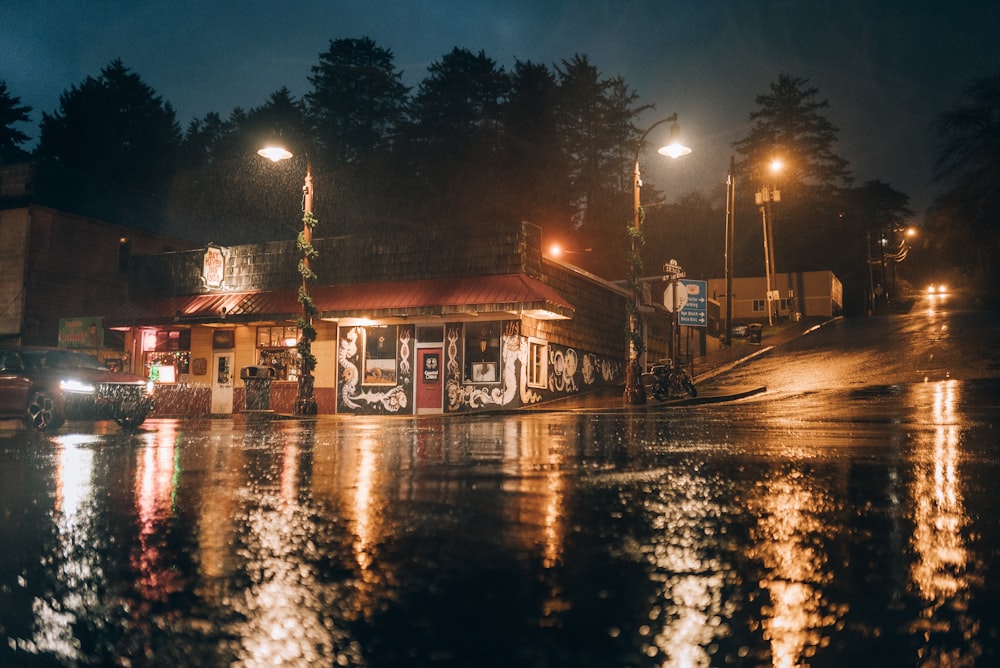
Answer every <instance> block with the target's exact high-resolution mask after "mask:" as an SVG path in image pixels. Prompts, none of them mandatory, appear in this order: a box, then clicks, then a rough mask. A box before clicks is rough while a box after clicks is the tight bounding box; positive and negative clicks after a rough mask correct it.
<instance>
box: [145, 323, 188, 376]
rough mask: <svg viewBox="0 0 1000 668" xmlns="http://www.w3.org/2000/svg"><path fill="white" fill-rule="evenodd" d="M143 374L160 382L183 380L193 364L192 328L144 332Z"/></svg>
mask: <svg viewBox="0 0 1000 668" xmlns="http://www.w3.org/2000/svg"><path fill="white" fill-rule="evenodd" d="M142 363H143V374H144V375H145V376H146V377H147V378H149V379H151V380H154V381H156V382H158V383H178V382H182V381H183V380H184V379H185V378H186V377H187V374H188V373H189V371H190V366H191V330H188V329H161V330H153V329H149V330H145V331H143V333H142Z"/></svg>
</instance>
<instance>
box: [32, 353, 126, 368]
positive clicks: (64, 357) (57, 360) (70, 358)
mask: <svg viewBox="0 0 1000 668" xmlns="http://www.w3.org/2000/svg"><path fill="white" fill-rule="evenodd" d="M21 355H22V357H24V361H25V363H26V364H27V365H28V367H29V368H33V369H101V370H104V371H107V368H106V367H105V366H104V365H103V364H101V363H100V362H98V361H97V360H95V359H94V358H93V357H90V356H88V355H84V354H83V353H75V352H72V351H69V350H26V351H24V352H22V353H21Z"/></svg>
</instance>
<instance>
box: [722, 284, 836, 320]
mask: <svg viewBox="0 0 1000 668" xmlns="http://www.w3.org/2000/svg"><path fill="white" fill-rule="evenodd" d="M775 281H776V285H775V289H776V290H777V292H778V296H779V299H778V302H777V315H778V316H779V317H783V318H784V317H790V318H794V317H806V316H825V317H830V316H834V315H839V314H840V313H841V311H842V310H843V307H844V288H843V286H842V285H841V283H840V280H839V279H838V278H837V277H836V276H835V275H834V274H833V272H832V271H803V272H793V273H786V274H777V275H776V276H775ZM708 294H709V297H710V298H711V299H713V300H717V301H718V302H719V305H720V315H719V317H720V318H723V319H724V318H725V317H726V281H725V279H723V278H712V279H709V281H708ZM732 303H733V316H732V319H733V321H734V322H736V321H742V322H750V321H761V320H764V321H766V320H767V282H766V280H765V278H764V277H763V276H753V277H748V278H734V279H733V295H732Z"/></svg>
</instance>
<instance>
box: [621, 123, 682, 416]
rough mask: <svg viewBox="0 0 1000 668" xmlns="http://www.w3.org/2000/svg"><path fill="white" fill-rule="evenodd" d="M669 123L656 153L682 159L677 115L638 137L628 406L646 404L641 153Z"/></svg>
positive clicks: (634, 172) (630, 276)
mask: <svg viewBox="0 0 1000 668" xmlns="http://www.w3.org/2000/svg"><path fill="white" fill-rule="evenodd" d="M664 123H670V124H671V125H670V141H669V143H668V144H667V145H666V146H663V147H661V148H659V149H657V153H659V154H660V155H665V156H667V157H668V158H674V159H676V158H680V157H681V156H685V155H687V154H689V153H690V152H691V149H690V148H688V147H687V146H685V145H684V144H682V143H681V142H680V131H681V128H680V125H678V123H677V114H676V113H673V114H671V115H670V116H668V117H667V118H664V119H661V120H658V121H656V122H655V123H653V124H652V125H650V126H649V127H648V128H646V131H645V132H643V133H642V136H640V137H639V141H638V142H637V143H636V146H635V162H634V163H633V168H632V229H631V230H629V239H630V244H629V261H628V284H629V288H630V289H631V291H632V299H631V301H630V302H629V305H628V325H629V341H628V353H627V358H626V365H625V395H624V397H623V398H624V400H625V403H627V404H636V405H638V404H644V403H646V390H645V389H643V387H642V369H641V368H640V366H639V356H640V355H641V354H642V353H643V351H644V350H645V342H644V340H643V336H642V314H641V313H640V312H639V304H640V300H641V298H642V287H641V286H640V285H639V280H640V276H641V269H642V262H641V260H640V258H639V247H640V243H639V242H640V240H641V236H642V219H643V218H644V217H645V212H644V211H643V209H642V203H641V201H640V199H639V193H640V189H641V188H642V176H641V175H640V173H639V154H640V153H641V152H642V144H643V142H644V141H645V140H646V137H648V136H649V133H650V132H652V131H653V129H654V128H657V127H659V126H660V125H663V124H664Z"/></svg>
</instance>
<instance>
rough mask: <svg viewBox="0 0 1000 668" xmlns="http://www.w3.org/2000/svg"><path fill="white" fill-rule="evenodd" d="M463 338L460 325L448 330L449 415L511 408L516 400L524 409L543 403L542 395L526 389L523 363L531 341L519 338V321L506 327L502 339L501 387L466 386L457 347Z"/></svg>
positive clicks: (446, 350) (447, 390) (447, 394)
mask: <svg viewBox="0 0 1000 668" xmlns="http://www.w3.org/2000/svg"><path fill="white" fill-rule="evenodd" d="M461 338H462V327H461V325H452V326H449V327H448V331H447V334H446V339H447V347H446V349H445V360H446V364H445V369H446V370H447V372H448V380H447V381H446V382H445V394H446V396H447V409H446V410H447V411H449V412H454V411H458V410H461V409H463V408H469V409H476V408H484V407H486V406H508V405H510V404H511V402H513V401H514V398H515V397H519V398H520V400H521V401H520V403H521V405H527V404H533V403H536V402H538V401H541V399H542V397H541V395H539V394H538V393H537V392H533V391H531V390H529V389H528V386H527V374H525V373H524V363H525V361H526V360H527V359H528V340H527V339H526V338H524V337H522V336H521V335H520V323H518V322H516V321H511V322H509V323H507V327H506V328H505V330H504V333H503V335H502V336H501V339H500V365H501V372H500V378H501V382H500V384H499V385H493V386H490V387H487V386H484V385H482V384H477V383H471V382H463V380H462V373H461V369H462V363H461V360H459V358H458V351H459V345H458V344H459V341H460V340H461ZM518 362H520V365H519V364H518ZM475 366H476V365H472V367H471V368H473V369H475Z"/></svg>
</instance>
